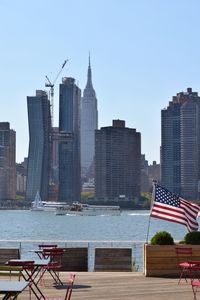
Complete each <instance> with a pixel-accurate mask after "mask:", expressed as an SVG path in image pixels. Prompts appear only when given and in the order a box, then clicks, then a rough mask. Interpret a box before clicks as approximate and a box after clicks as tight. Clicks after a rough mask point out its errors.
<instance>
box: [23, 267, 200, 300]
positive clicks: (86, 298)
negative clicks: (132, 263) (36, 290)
mask: <svg viewBox="0 0 200 300" xmlns="http://www.w3.org/2000/svg"><path fill="white" fill-rule="evenodd" d="M68 277H69V273H68V272H62V273H61V279H62V280H63V282H65V281H66V279H67V278H68ZM40 287H41V289H42V291H43V293H44V295H45V296H46V297H47V298H48V299H60V300H64V296H65V292H66V285H64V286H63V287H62V286H58V287H55V286H53V285H52V279H51V278H50V277H49V275H48V274H46V275H45V287H44V286H40ZM199 293H200V292H199ZM198 297H200V295H198V294H197V298H198ZM25 299H29V291H28V290H25V291H24V292H23V293H22V294H20V295H19V296H18V300H25ZM32 299H35V297H34V295H32ZM71 299H72V300H80V299H81V300H90V299H91V300H100V299H101V300H121V299H124V300H160V299H162V300H177V299H181V300H188V299H193V293H192V288H191V286H190V283H189V282H188V283H185V282H183V283H182V284H179V285H178V279H170V278H152V277H148V278H147V277H145V276H144V275H143V274H142V273H139V272H137V273H133V272H77V275H76V279H75V283H74V288H73V292H72V297H71Z"/></svg>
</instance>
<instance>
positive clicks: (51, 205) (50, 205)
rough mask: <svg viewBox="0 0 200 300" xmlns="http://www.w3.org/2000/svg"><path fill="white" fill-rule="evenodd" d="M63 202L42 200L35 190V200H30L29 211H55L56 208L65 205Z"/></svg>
mask: <svg viewBox="0 0 200 300" xmlns="http://www.w3.org/2000/svg"><path fill="white" fill-rule="evenodd" d="M66 205H67V203H65V202H51V201H42V200H41V197H40V194H39V192H38V191H37V193H36V196H35V200H34V201H33V202H32V206H31V211H54V212H55V211H56V209H57V208H60V207H65V206H66Z"/></svg>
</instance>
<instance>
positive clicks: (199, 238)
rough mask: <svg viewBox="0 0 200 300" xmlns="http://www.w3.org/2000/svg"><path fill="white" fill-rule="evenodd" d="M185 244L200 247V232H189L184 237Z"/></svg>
mask: <svg viewBox="0 0 200 300" xmlns="http://www.w3.org/2000/svg"><path fill="white" fill-rule="evenodd" d="M184 241H185V244H191V245H200V231H192V232H188V233H187V234H186V235H185V237H184Z"/></svg>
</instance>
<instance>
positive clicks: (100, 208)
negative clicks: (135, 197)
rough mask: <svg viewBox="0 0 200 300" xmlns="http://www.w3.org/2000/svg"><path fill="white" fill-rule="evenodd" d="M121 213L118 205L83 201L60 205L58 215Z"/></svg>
mask: <svg viewBox="0 0 200 300" xmlns="http://www.w3.org/2000/svg"><path fill="white" fill-rule="evenodd" d="M120 213H121V211H120V206H118V205H89V204H82V203H78V202H76V203H73V204H72V205H70V206H69V207H64V206H63V207H58V208H57V209H56V212H55V214H56V215H75V216H76V215H77V216H98V215H111V216H119V215H120Z"/></svg>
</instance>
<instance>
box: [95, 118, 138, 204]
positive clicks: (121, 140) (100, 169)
mask: <svg viewBox="0 0 200 300" xmlns="http://www.w3.org/2000/svg"><path fill="white" fill-rule="evenodd" d="M140 172H141V137H140V133H139V132H136V130H135V129H132V128H126V127H125V121H121V120H113V126H109V127H102V128H101V129H100V130H96V133H95V192H96V198H98V199H102V200H113V199H119V198H120V199H124V198H126V199H127V200H133V198H135V197H139V196H140Z"/></svg>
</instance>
